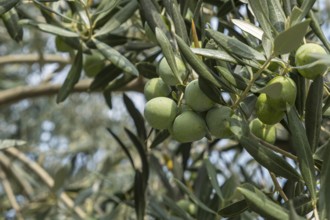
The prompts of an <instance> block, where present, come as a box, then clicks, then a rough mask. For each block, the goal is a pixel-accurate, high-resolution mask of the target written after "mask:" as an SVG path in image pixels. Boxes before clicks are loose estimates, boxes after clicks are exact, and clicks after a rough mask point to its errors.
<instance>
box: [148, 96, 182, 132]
mask: <svg viewBox="0 0 330 220" xmlns="http://www.w3.org/2000/svg"><path fill="white" fill-rule="evenodd" d="M176 114H177V104H176V103H175V102H174V101H173V100H172V99H170V98H166V97H157V98H153V99H151V100H149V101H148V102H147V103H146V105H145V108H144V117H145V119H146V120H147V122H148V123H149V124H150V126H151V127H153V128H156V129H167V128H170V127H171V125H172V123H173V121H174V119H175V117H176Z"/></svg>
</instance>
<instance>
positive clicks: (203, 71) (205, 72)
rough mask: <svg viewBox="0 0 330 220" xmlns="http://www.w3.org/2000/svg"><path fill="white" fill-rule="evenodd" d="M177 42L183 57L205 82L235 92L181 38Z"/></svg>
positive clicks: (177, 37)
mask: <svg viewBox="0 0 330 220" xmlns="http://www.w3.org/2000/svg"><path fill="white" fill-rule="evenodd" d="M176 40H177V43H178V46H179V49H180V51H181V53H182V55H183V57H184V58H185V59H186V60H187V62H188V63H189V64H190V65H191V67H192V68H193V69H194V70H195V71H196V72H197V74H199V75H200V76H201V77H203V78H204V79H205V80H207V81H209V82H210V83H212V84H213V85H215V86H217V87H218V88H221V87H222V88H223V89H225V90H226V91H230V92H233V90H232V89H231V88H230V87H228V86H226V85H225V84H224V83H223V82H221V81H220V79H219V78H218V77H217V76H216V75H215V74H214V73H213V72H212V71H211V70H210V69H209V68H208V67H207V66H206V65H205V64H204V63H203V61H201V60H200V59H199V58H198V57H197V56H196V55H195V54H194V53H193V52H192V51H191V50H190V48H189V47H188V46H187V45H186V43H185V42H184V41H183V40H182V39H181V38H180V37H179V36H176Z"/></svg>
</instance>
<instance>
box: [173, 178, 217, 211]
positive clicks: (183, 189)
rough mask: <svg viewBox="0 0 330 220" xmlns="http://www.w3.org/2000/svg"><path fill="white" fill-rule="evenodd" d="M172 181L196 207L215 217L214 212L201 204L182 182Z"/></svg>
mask: <svg viewBox="0 0 330 220" xmlns="http://www.w3.org/2000/svg"><path fill="white" fill-rule="evenodd" d="M174 180H175V182H176V183H177V184H178V186H179V187H180V189H181V190H182V191H184V192H185V193H186V194H187V195H188V196H189V198H190V199H191V200H192V201H193V202H194V203H195V204H196V205H197V206H198V207H200V208H201V209H203V210H205V211H207V212H210V213H212V214H214V215H217V213H216V212H214V211H213V210H212V209H210V208H209V207H207V206H206V205H205V204H204V203H202V202H201V201H200V200H199V199H198V198H197V197H196V196H195V195H194V194H193V193H192V192H191V191H190V190H189V189H188V188H187V187H186V186H185V185H184V184H183V183H182V182H180V181H179V180H178V179H174Z"/></svg>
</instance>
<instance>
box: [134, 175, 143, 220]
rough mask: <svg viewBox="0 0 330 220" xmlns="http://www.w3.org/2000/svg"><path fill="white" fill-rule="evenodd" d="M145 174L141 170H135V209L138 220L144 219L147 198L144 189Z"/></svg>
mask: <svg viewBox="0 0 330 220" xmlns="http://www.w3.org/2000/svg"><path fill="white" fill-rule="evenodd" d="M144 187H145V186H144V180H143V174H142V173H141V172H140V171H139V170H135V177H134V207H135V212H136V218H137V220H143V219H144V213H145V207H146V198H145V188H144Z"/></svg>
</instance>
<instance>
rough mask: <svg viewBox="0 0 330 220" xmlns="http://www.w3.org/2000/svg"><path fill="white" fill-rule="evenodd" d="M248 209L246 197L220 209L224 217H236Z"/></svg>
mask: <svg viewBox="0 0 330 220" xmlns="http://www.w3.org/2000/svg"><path fill="white" fill-rule="evenodd" d="M247 209H248V204H247V202H246V200H245V199H243V200H239V201H237V202H233V203H231V204H230V205H227V206H226V207H224V208H223V209H221V210H220V211H219V214H220V215H221V216H222V217H226V218H231V217H235V216H237V215H239V214H241V213H243V212H245V211H246V210H247Z"/></svg>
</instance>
